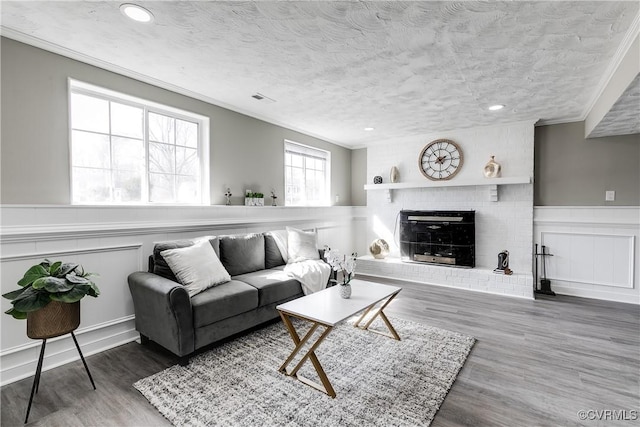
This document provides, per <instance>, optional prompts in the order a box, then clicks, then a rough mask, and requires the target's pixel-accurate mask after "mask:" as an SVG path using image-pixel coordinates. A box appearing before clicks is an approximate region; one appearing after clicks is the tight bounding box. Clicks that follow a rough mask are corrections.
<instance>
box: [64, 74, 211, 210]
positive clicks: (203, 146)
mask: <svg viewBox="0 0 640 427" xmlns="http://www.w3.org/2000/svg"><path fill="white" fill-rule="evenodd" d="M67 93H68V103H67V105H68V117H69V120H68V135H69V189H70V196H71V204H72V205H113V206H120V205H152V206H202V205H209V204H210V197H211V195H210V191H209V176H210V170H209V150H210V149H209V126H210V125H209V118H208V117H206V116H202V115H200V114H196V113H192V112H190V111H185V110H181V109H178V108H175V107H171V106H168V105H163V104H159V103H157V102H153V101H149V100H146V99H142V98H137V97H134V96H131V95H127V94H124V93H120V92H116V91H113V90H110V89H105V88H103V87H100V86H95V85H92V84H90V83H86V82H82V81H79V80H75V79H71V78H69V79H68V91H67ZM73 93H77V94H83V95H88V96H92V97H95V98H100V99H104V100H107V101H112V102H117V103H120V104H125V105H130V106H133V107H138V108H142V109H143V114H144V116H145V117H147V116H148V114H149V113H157V114H162V115H165V116H169V117H171V118H175V119H181V120H185V121H189V122H195V123H197V124H198V148H197V151H198V158H199V167H200V177H199V179H200V202H195V203H177V202H173V203H161V202H151V201H149V170H148V167H149V166H148V165H149V139H148V131H147V120H146V119H145V126H144V129H143V141H144V146H145V172H144V173H143V177H142V200H141V201H140V202H115V201H109V202H89V203H86V202H75V200H74V195H73V166H74V164H73V128H72V125H71V117H72V106H71V95H72V94H73Z"/></svg>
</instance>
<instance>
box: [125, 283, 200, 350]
mask: <svg viewBox="0 0 640 427" xmlns="http://www.w3.org/2000/svg"><path fill="white" fill-rule="evenodd" d="M128 281H129V290H130V291H131V296H132V297H133V306H134V310H135V314H136V330H137V331H138V332H140V333H141V334H142V335H145V336H146V337H148V338H149V339H151V340H152V341H155V342H157V343H158V344H160V345H161V346H163V347H165V348H166V349H168V350H170V351H171V352H173V353H174V354H176V355H178V356H185V355H188V354H190V353H193V352H194V351H195V339H194V331H193V312H192V309H191V300H190V299H189V294H188V293H187V290H186V289H185V288H184V287H183V286H181V285H180V284H178V283H176V282H173V281H171V280H169V279H165V278H164V277H161V276H158V275H156V274H153V273H146V272H142V271H139V272H136V273H132V274H130V275H129V278H128Z"/></svg>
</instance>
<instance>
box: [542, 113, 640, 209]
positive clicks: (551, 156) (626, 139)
mask: <svg viewBox="0 0 640 427" xmlns="http://www.w3.org/2000/svg"><path fill="white" fill-rule="evenodd" d="M534 174H535V186H534V203H535V205H536V206H611V205H618V206H639V205H640V134H635V135H623V136H612V137H603V138H592V139H585V138H584V122H575V123H564V124H559V125H550V126H540V127H536V130H535V171H534ZM605 190H615V192H616V200H615V201H614V202H605V199H604V196H605Z"/></svg>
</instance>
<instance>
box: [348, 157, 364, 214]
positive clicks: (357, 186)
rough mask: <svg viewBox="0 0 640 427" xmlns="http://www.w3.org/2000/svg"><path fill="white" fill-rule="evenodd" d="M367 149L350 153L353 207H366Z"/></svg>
mask: <svg viewBox="0 0 640 427" xmlns="http://www.w3.org/2000/svg"><path fill="white" fill-rule="evenodd" d="M366 183H367V149H366V148H359V149H357V150H353V151H351V204H352V205H353V206H366V205H367V192H366V191H364V185H365V184H366Z"/></svg>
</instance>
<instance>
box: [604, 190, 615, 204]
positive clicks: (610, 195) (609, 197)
mask: <svg viewBox="0 0 640 427" xmlns="http://www.w3.org/2000/svg"><path fill="white" fill-rule="evenodd" d="M604 200H605V201H607V202H613V201H615V200H616V192H615V191H613V190H607V191H605V192H604Z"/></svg>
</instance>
